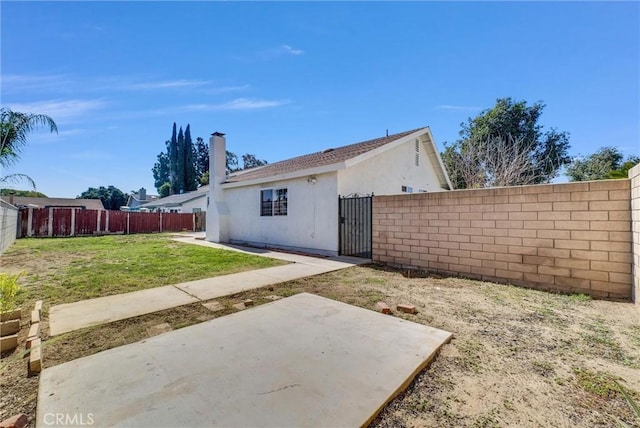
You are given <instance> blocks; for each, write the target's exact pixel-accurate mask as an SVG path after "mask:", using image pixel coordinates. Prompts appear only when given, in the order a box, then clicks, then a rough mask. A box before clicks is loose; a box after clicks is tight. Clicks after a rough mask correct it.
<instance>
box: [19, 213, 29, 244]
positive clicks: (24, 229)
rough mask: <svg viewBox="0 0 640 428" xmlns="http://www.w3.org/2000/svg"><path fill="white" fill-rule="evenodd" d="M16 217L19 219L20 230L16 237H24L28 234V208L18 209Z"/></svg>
mask: <svg viewBox="0 0 640 428" xmlns="http://www.w3.org/2000/svg"><path fill="white" fill-rule="evenodd" d="M18 219H19V221H20V232H18V238H25V237H26V236H28V234H29V210H28V209H22V210H20V211H19V214H18Z"/></svg>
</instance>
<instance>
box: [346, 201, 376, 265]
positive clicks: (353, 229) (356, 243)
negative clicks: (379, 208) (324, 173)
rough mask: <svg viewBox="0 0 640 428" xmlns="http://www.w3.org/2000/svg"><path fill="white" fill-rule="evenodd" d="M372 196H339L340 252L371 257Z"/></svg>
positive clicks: (366, 257) (347, 254)
mask: <svg viewBox="0 0 640 428" xmlns="http://www.w3.org/2000/svg"><path fill="white" fill-rule="evenodd" d="M372 202H373V197H372V196H356V197H340V196H339V197H338V231H339V232H338V248H339V250H338V254H340V255H341V256H353V257H362V258H365V259H370V258H371V257H372V252H371V238H372V236H373V232H372V225H373V222H372V210H371V206H372Z"/></svg>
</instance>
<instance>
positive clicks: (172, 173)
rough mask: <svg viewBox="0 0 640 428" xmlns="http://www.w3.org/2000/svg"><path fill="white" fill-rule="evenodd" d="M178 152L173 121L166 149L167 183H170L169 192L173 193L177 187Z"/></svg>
mask: <svg viewBox="0 0 640 428" xmlns="http://www.w3.org/2000/svg"><path fill="white" fill-rule="evenodd" d="M178 152H179V151H178V137H177V134H176V123H175V122H173V131H172V132H171V140H169V147H168V149H167V155H168V156H169V183H170V184H171V193H175V192H174V189H175V188H176V187H177V185H176V181H177V180H178Z"/></svg>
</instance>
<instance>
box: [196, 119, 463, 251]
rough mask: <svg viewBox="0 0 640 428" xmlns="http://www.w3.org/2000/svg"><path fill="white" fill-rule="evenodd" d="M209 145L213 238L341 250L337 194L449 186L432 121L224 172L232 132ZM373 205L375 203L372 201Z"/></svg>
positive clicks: (209, 216)
mask: <svg viewBox="0 0 640 428" xmlns="http://www.w3.org/2000/svg"><path fill="white" fill-rule="evenodd" d="M209 144H210V177H211V185H210V188H209V198H208V208H207V228H206V229H207V238H206V239H207V240H209V241H213V242H230V243H238V244H249V245H253V246H269V247H276V248H285V249H292V250H298V251H304V252H311V253H318V254H325V255H337V254H338V253H339V250H340V248H341V247H340V240H341V236H339V226H340V223H341V222H342V223H344V218H339V214H338V210H339V196H343V197H345V196H347V197H348V196H357V195H371V194H375V195H392V194H400V193H403V192H405V193H411V192H440V191H445V190H448V189H451V188H452V186H451V182H450V181H449V177H448V176H447V173H446V170H445V168H444V165H443V163H442V159H441V158H440V155H439V153H438V150H437V148H436V145H435V142H434V139H433V136H432V135H431V131H430V129H429V128H428V127H425V128H419V129H414V130H411V131H406V132H401V133H398V134H393V135H386V136H383V137H381V138H376V139H373V140H368V141H363V142H360V143H356V144H351V145H347V146H343V147H327V148H326V149H325V150H322V151H320V152H316V153H311V154H308V155H303V156H298V157H295V158H292V159H287V160H283V161H280V162H276V163H272V164H267V165H264V166H261V167H257V168H252V169H249V170H244V171H240V172H237V173H233V174H230V175H228V176H227V175H226V174H225V152H226V139H225V136H224V134H221V133H218V132H216V133H214V134H212V137H211V139H210V141H209ZM369 209H370V205H369Z"/></svg>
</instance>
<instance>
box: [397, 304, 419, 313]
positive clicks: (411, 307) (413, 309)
mask: <svg viewBox="0 0 640 428" xmlns="http://www.w3.org/2000/svg"><path fill="white" fill-rule="evenodd" d="M396 308H397V309H398V310H399V311H401V312H405V313H407V314H415V313H416V307H415V305H408V304H406V303H399V304H398V306H396Z"/></svg>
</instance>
